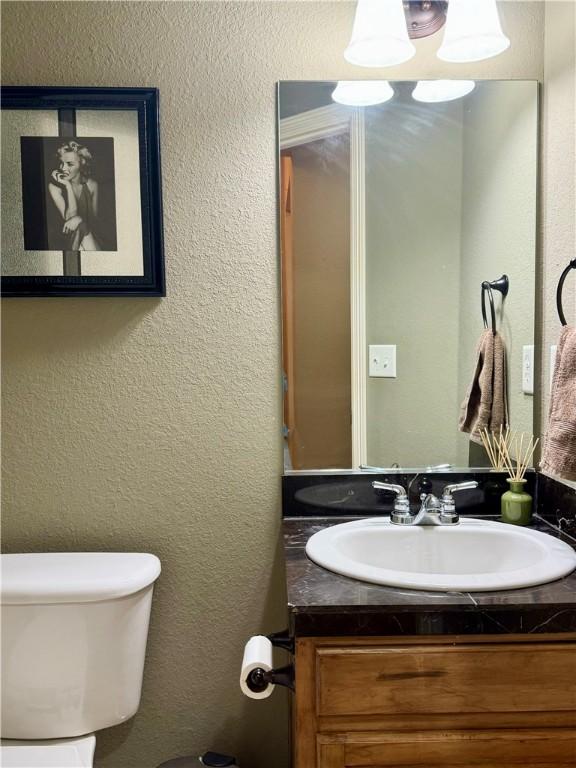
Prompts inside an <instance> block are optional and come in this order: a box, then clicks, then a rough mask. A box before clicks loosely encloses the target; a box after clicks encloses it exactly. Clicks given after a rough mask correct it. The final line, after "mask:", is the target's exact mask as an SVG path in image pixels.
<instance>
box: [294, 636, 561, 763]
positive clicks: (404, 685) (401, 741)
mask: <svg viewBox="0 0 576 768" xmlns="http://www.w3.org/2000/svg"><path fill="white" fill-rule="evenodd" d="M295 670H296V693H295V697H294V712H293V730H294V734H293V753H294V754H293V758H294V759H293V765H294V768H368V767H372V768H417V766H422V767H424V766H426V768H435V767H436V766H442V767H443V768H471V766H474V768H509V767H510V768H511V767H512V766H514V767H517V766H523V768H560V767H561V766H562V767H564V766H565V767H568V766H572V767H573V766H576V635H575V634H562V635H539V636H537V637H531V636H526V635H514V636H510V635H508V636H502V635H500V636H490V635H481V636H478V635H477V636H463V635H461V636H443V637H442V636H440V637H411V638H398V637H394V638H385V637H383V638H351V637H322V638H308V637H305V638H297V640H296V651H295Z"/></svg>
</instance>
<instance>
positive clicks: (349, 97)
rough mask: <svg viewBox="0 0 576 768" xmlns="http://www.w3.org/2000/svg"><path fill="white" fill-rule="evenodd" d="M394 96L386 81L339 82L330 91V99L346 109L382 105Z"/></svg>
mask: <svg viewBox="0 0 576 768" xmlns="http://www.w3.org/2000/svg"><path fill="white" fill-rule="evenodd" d="M392 96H394V91H393V89H392V87H391V85H390V83H389V82H388V81H387V80H341V81H340V82H339V83H338V85H337V86H336V88H335V89H334V90H333V91H332V99H333V100H334V101H336V102H338V104H344V105H345V106H347V107H370V106H374V105H375V104H383V103H384V102H385V101H389V100H390V99H391V98H392Z"/></svg>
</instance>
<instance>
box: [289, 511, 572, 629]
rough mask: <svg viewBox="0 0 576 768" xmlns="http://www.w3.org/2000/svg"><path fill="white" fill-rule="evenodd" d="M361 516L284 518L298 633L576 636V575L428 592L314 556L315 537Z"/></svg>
mask: <svg viewBox="0 0 576 768" xmlns="http://www.w3.org/2000/svg"><path fill="white" fill-rule="evenodd" d="M357 519H359V518H358V517H356V516H355V517H333V516H332V517H298V518H296V517H285V518H284V521H283V535H284V551H285V556H286V580H287V588H288V609H289V613H290V629H291V631H292V632H293V633H294V634H295V635H296V636H309V637H310V636H330V635H332V636H337V635H350V634H354V635H372V636H376V635H455V634H491V635H494V634H534V635H538V634H546V633H558V632H576V571H575V572H573V573H572V574H570V575H569V576H566V577H565V578H564V579H559V580H557V581H553V582H550V583H548V584H542V585H541V586H538V587H528V588H526V589H512V590H505V591H501V592H474V593H470V592H426V591H418V590H408V589H399V588H395V587H384V586H380V585H376V584H368V583H365V582H362V581H356V580H355V579H350V578H348V577H346V576H340V575H338V574H336V573H332V572H331V571H327V570H325V569H324V568H322V567H320V566H319V565H316V564H315V563H313V562H312V561H311V560H309V559H308V557H307V556H306V551H305V547H306V542H307V541H308V539H309V538H310V536H312V535H313V534H314V533H316V532H317V531H319V530H321V529H323V528H326V527H327V526H330V525H336V524H338V523H343V522H348V521H350V520H357ZM484 519H486V518H484ZM489 519H490V518H489ZM492 519H494V518H492ZM532 527H534V528H536V529H538V530H541V531H544V532H545V533H548V534H551V535H552V536H557V537H558V538H562V539H563V540H564V541H567V542H568V543H570V544H571V545H572V546H576V541H575V540H574V539H572V538H571V537H569V536H567V535H564V534H562V533H561V532H560V531H558V530H557V529H556V528H554V527H553V526H552V525H550V524H549V523H547V522H546V521H545V520H543V519H542V518H539V517H535V518H534V524H533V526H532Z"/></svg>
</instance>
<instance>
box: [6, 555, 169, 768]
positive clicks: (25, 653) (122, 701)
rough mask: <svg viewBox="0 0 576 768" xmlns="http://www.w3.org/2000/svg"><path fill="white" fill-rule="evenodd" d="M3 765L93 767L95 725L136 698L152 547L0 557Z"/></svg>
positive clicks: (112, 719)
mask: <svg viewBox="0 0 576 768" xmlns="http://www.w3.org/2000/svg"><path fill="white" fill-rule="evenodd" d="M0 571H1V584H0V611H1V635H2V636H1V640H2V645H1V648H2V664H1V666H2V692H1V696H2V701H1V704H2V708H1V712H2V721H1V727H0V735H1V737H2V742H1V746H0V764H1V765H2V766H3V768H12V767H13V766H14V768H16V766H18V768H52V767H54V768H56V767H57V768H91V766H92V761H93V754H94V745H95V736H94V734H93V731H98V730H100V729H102V728H108V727H110V726H113V725H117V724H118V723H122V722H124V721H125V720H128V719H129V718H130V717H132V716H133V715H134V714H135V713H136V711H137V709H138V706H139V703H140V693H141V688H142V674H143V669H144V655H145V651H146V640H147V635H148V623H149V618H150V607H151V602H152V591H153V587H154V582H155V580H156V579H157V578H158V575H159V574H160V561H159V560H158V558H157V557H155V556H154V555H150V554H140V553H117V552H66V553H42V554H40V553H38V554H36V553H35V554H21V555H20V554H19V555H1V556H0Z"/></svg>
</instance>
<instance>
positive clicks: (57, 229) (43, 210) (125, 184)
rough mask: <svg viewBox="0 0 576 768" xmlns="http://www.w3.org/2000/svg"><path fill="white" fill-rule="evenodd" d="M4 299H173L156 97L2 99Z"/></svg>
mask: <svg viewBox="0 0 576 768" xmlns="http://www.w3.org/2000/svg"><path fill="white" fill-rule="evenodd" d="M1 136H2V173H1V193H2V233H1V234H2V295H3V296H116V295H132V296H164V295H165V288H164V252H163V238H162V193H161V176H160V146H159V131H158V92H157V90H156V89H155V88H44V87H30V88H21V87H17V86H10V87H4V88H3V89H2V125H1Z"/></svg>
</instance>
